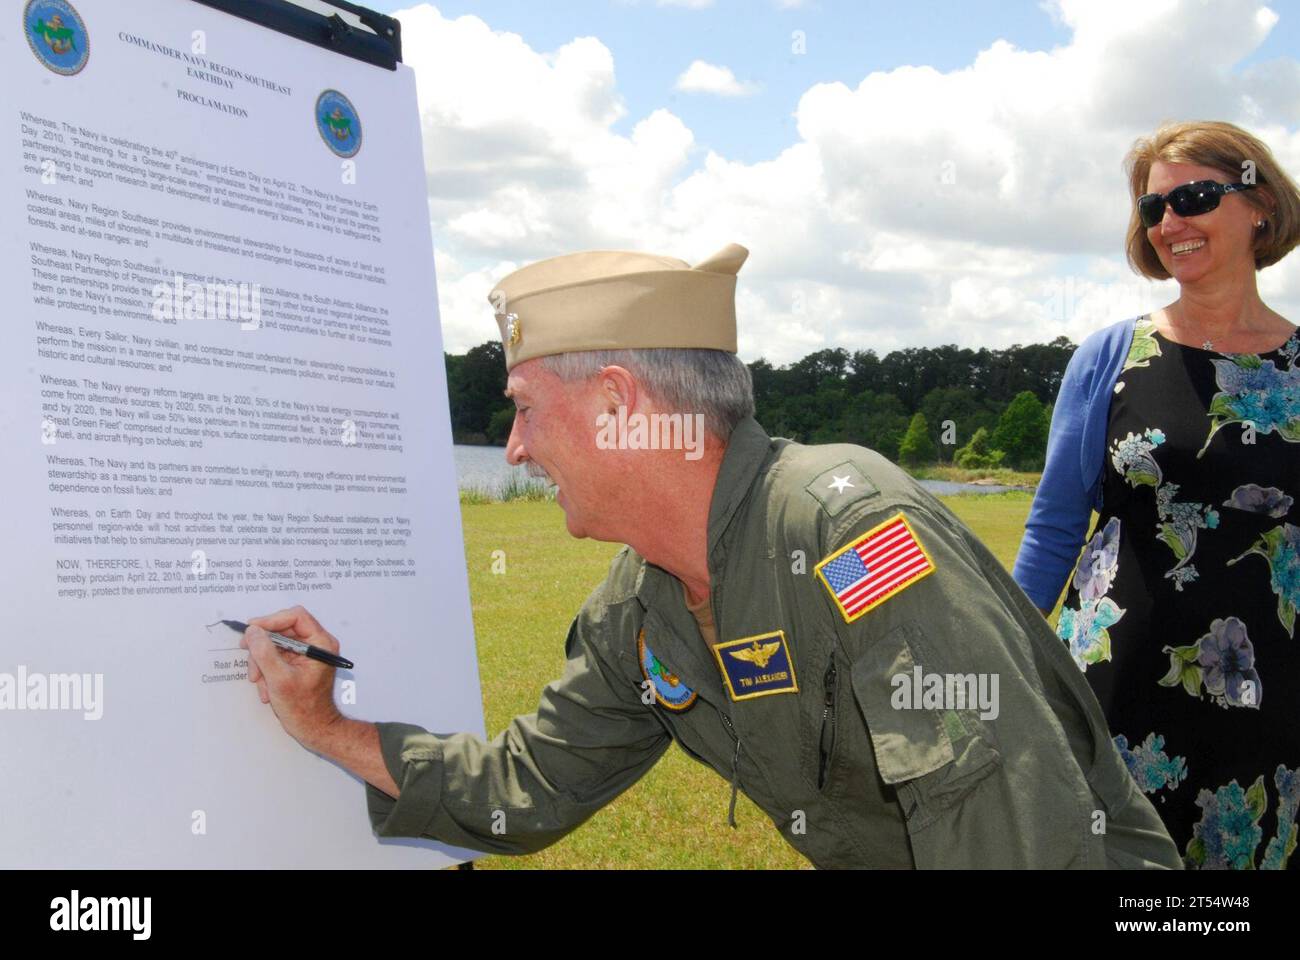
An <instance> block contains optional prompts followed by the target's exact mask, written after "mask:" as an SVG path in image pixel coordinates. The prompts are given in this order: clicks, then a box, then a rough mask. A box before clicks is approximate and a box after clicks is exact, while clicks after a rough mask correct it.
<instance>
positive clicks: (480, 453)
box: [453, 444, 1016, 496]
mask: <svg viewBox="0 0 1300 960" xmlns="http://www.w3.org/2000/svg"><path fill="white" fill-rule="evenodd" d="M453 450H454V453H455V456H456V480H457V483H458V484H459V485H460V486H461V487H475V488H478V489H481V490H491V491H493V492H494V493H495V492H499V491H500V490H501V485H502V484H503V483H505V482H506V480H508V479H509V478H510V476H511V474H513V475H515V476H516V477H518V478H519V479H520V480H524V479H526V478H527V477H528V472H527V471H526V470H524V468H523V467H512V466H510V464H508V463H506V451H505V448H504V447H471V446H463V445H461V444H456V446H455V447H454V448H453ZM921 486H923V487H925V489H927V490H929V491H930V492H931V493H933V494H935V495H936V496H950V495H952V494H956V493H1001V492H1002V491H1003V490H1014V489H1016V488H1015V487H1003V486H997V485H990V486H985V485H984V484H975V483H950V482H948V481H947V480H922V481H921Z"/></svg>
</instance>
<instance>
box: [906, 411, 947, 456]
mask: <svg viewBox="0 0 1300 960" xmlns="http://www.w3.org/2000/svg"><path fill="white" fill-rule="evenodd" d="M938 456H939V454H938V451H937V450H936V449H935V446H934V440H933V439H932V438H931V437H930V425H929V424H928V423H926V422H925V414H923V413H918V414H916V415H915V416H914V417H912V422H911V423H909V424H908V425H907V433H906V434H905V435H904V436H903V442H902V443H900V444H899V445H898V461H899V463H902V464H905V465H906V466H909V467H919V466H921V465H922V464H924V463H934V461H935V460H936V459H937V458H938Z"/></svg>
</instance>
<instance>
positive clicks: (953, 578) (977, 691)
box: [243, 244, 1181, 868]
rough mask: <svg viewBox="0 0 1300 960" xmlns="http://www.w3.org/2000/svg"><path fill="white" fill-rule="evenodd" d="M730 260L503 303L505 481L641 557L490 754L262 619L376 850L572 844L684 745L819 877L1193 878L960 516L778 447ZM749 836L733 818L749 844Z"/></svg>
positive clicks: (846, 464)
mask: <svg viewBox="0 0 1300 960" xmlns="http://www.w3.org/2000/svg"><path fill="white" fill-rule="evenodd" d="M747 255H748V252H747V251H746V250H745V249H744V248H743V247H739V246H736V245H734V244H733V245H731V246H728V247H727V248H725V249H724V250H722V251H720V252H719V253H717V254H715V255H714V256H713V257H710V258H709V259H708V260H706V261H704V262H702V263H700V264H697V265H695V266H694V267H690V266H689V265H687V264H686V263H684V262H682V261H680V260H675V259H672V258H667V257H657V256H650V255H646V254H636V253H615V252H591V253H582V254H573V255H570V256H565V257H556V258H553V259H550V260H544V261H541V262H540V263H536V264H533V265H531V266H528V267H525V268H523V269H522V270H519V271H516V272H515V273H513V274H511V275H510V276H509V277H507V278H505V279H504V280H503V281H502V282H501V283H500V284H499V285H498V286H497V289H496V290H494V291H493V293H492V296H491V300H492V302H493V304H494V305H495V307H496V312H497V319H498V324H499V326H500V331H501V336H502V341H503V344H504V347H505V353H506V362H507V367H508V368H509V373H510V375H509V380H508V389H507V395H508V396H510V397H512V398H513V399H514V401H515V404H516V407H517V411H516V416H515V421H514V427H513V429H512V431H511V434H510V440H509V444H508V447H507V457H508V459H509V460H510V461H511V462H512V463H516V464H527V465H528V466H529V468H530V470H532V471H534V472H536V473H539V474H545V475H546V476H548V477H549V479H550V480H551V481H552V482H553V483H554V484H555V485H556V486H557V488H558V493H557V501H558V503H559V505H560V506H561V507H562V508H563V509H564V512H565V520H566V524H567V527H568V530H569V532H570V533H571V534H572V535H573V536H575V537H593V538H595V539H598V540H607V541H614V542H620V543H624V544H627V546H626V547H625V548H624V549H623V550H622V551H621V552H619V553H618V554H617V555H616V556H615V558H614V560H613V562H612V564H611V566H610V570H609V574H608V576H607V577H606V579H605V581H604V583H602V584H601V585H600V586H598V587H597V588H596V589H595V591H594V592H593V593H592V594H591V596H590V597H589V598H588V599H587V601H586V603H585V604H584V605H583V607H582V609H581V610H580V611H579V613H578V615H577V617H576V618H575V619H574V620H573V623H572V625H571V626H570V628H569V633H568V638H567V640H566V642H565V655H566V658H567V663H566V666H565V669H564V672H563V675H562V676H561V677H560V678H559V679H558V680H556V681H554V682H552V683H550V684H549V685H547V686H546V687H545V689H544V690H543V691H542V695H541V702H540V703H539V705H538V707H537V710H536V712H534V713H532V714H529V715H528V716H521V717H516V718H515V719H514V720H513V721H511V723H510V725H509V726H508V727H507V729H506V730H504V731H503V732H502V733H501V734H500V735H498V736H497V737H496V738H495V739H494V740H492V741H491V742H490V743H487V742H484V741H483V740H481V739H479V738H478V737H475V736H471V735H469V734H464V733H458V734H450V735H435V734H432V733H429V732H427V731H425V730H423V729H422V728H420V727H417V726H413V725H410V724H404V723H379V724H375V723H367V722H363V721H360V720H354V719H350V718H346V717H344V716H342V715H341V714H340V713H339V711H338V709H337V707H336V706H335V704H334V702H333V671H332V669H331V668H329V667H327V666H325V665H323V664H321V663H319V662H317V661H314V660H309V659H306V658H303V657H299V656H298V655H296V654H291V653H285V652H283V651H281V650H279V649H278V648H277V647H275V646H273V645H272V644H271V643H270V641H269V639H268V638H267V636H266V632H265V631H267V630H274V631H279V632H282V633H288V634H289V635H291V636H297V637H298V638H300V639H304V640H307V641H308V642H311V643H314V644H316V645H318V646H321V647H324V648H325V649H328V650H331V651H337V650H338V642H337V640H335V638H334V637H333V636H331V635H330V634H329V633H328V632H327V631H326V630H325V629H324V628H323V627H322V626H321V625H320V624H319V623H317V622H316V621H315V619H314V618H312V617H311V615H310V614H309V613H307V611H305V610H303V609H302V608H301V607H297V608H294V609H293V610H286V611H282V612H280V613H277V614H273V615H270V616H267V617H261V618H257V619H255V620H254V621H252V623H251V625H250V629H249V630H248V632H247V633H246V634H245V636H244V641H243V642H244V644H245V645H246V646H247V647H248V648H249V652H250V663H249V679H250V680H252V681H253V682H254V683H256V684H257V685H258V688H259V690H260V693H261V697H262V700H263V702H266V703H270V705H271V706H272V707H273V709H274V710H275V713H276V715H277V716H278V717H279V719H280V721H281V723H282V725H283V726H284V728H285V729H286V730H287V731H288V733H289V734H291V735H292V736H294V737H295V738H296V739H297V740H298V741H299V742H300V743H302V745H303V746H305V747H307V748H308V749H310V750H313V751H315V752H317V753H319V754H321V755H323V756H325V757H327V758H329V759H331V760H334V761H336V762H338V763H339V764H341V765H342V766H344V767H346V768H347V769H349V770H351V771H353V772H354V773H356V774H357V775H358V776H360V777H361V778H362V779H364V780H365V781H366V782H367V786H366V797H367V804H368V808H369V813H370V818H371V821H372V823H373V825H374V828H375V830H376V831H377V832H378V833H379V835H381V836H385V837H396V836H421V837H427V838H433V839H436V840H440V841H443V842H445V843H448V844H454V845H456V846H462V847H469V848H472V849H478V850H484V851H492V852H497V853H508V854H523V853H530V852H533V851H536V850H539V849H541V848H542V847H545V846H547V845H548V844H550V843H553V842H555V841H556V840H558V839H559V838H560V837H562V836H564V835H565V834H566V833H568V832H569V831H571V830H573V829H574V828H575V827H577V826H578V825H579V824H581V823H582V822H583V821H584V820H586V819H587V818H588V817H590V816H591V815H592V814H594V813H595V812H596V811H597V810H599V809H600V808H601V807H603V806H604V805H605V804H607V803H609V802H610V801H611V800H613V799H614V798H615V797H616V796H618V795H619V794H620V793H621V792H623V791H624V790H626V789H627V788H628V787H630V786H631V785H632V784H633V783H635V782H636V781H637V780H638V779H639V778H640V777H641V776H642V775H644V774H645V773H646V771H648V770H649V769H650V768H651V767H652V766H654V764H655V762H656V761H658V759H659V758H660V757H661V756H662V755H663V754H664V751H666V750H667V749H668V747H669V745H670V744H671V743H672V742H673V741H676V742H677V743H678V744H680V746H681V748H682V749H683V750H685V751H686V752H687V753H688V754H689V755H690V756H691V757H693V758H695V759H696V760H699V761H700V762H701V763H705V764H707V765H708V766H710V767H712V768H713V769H714V770H716V771H718V772H719V773H720V774H721V775H722V776H724V777H725V778H727V779H728V780H729V781H730V782H731V784H732V788H733V789H732V805H731V810H730V811H729V814H728V816H729V817H734V810H735V796H736V791H737V790H744V791H745V793H746V795H748V796H749V797H750V798H751V799H752V800H753V801H754V803H755V804H757V805H758V806H759V807H760V808H761V809H762V810H763V811H764V812H765V813H766V814H767V815H768V816H769V817H771V819H772V822H773V824H775V826H776V828H777V829H778V830H779V831H780V833H781V835H782V836H783V837H784V838H785V839H786V840H787V841H789V842H790V843H791V844H792V845H793V846H794V847H795V848H796V849H797V850H798V851H799V852H800V853H802V854H803V855H804V856H805V857H807V858H808V859H809V860H810V861H812V863H813V864H814V865H816V866H818V867H899V868H910V867H920V868H933V867H1076V868H1105V867H1169V868H1178V867H1180V866H1181V861H1180V859H1179V856H1178V853H1177V850H1176V849H1175V847H1174V845H1173V843H1172V841H1171V840H1170V839H1169V836H1168V834H1167V833H1166V832H1165V829H1164V827H1163V826H1162V824H1161V822H1160V819H1159V817H1158V816H1157V815H1156V813H1155V811H1154V809H1153V808H1152V807H1151V804H1150V803H1149V802H1148V801H1147V799H1146V798H1145V797H1144V796H1143V795H1142V793H1141V792H1140V790H1139V789H1138V788H1137V785H1136V784H1135V782H1134V781H1133V779H1132V777H1131V776H1130V774H1129V772H1128V770H1127V768H1126V767H1125V765H1124V761H1123V760H1122V758H1121V757H1120V755H1119V753H1118V752H1117V751H1116V749H1115V747H1114V745H1113V743H1112V741H1111V738H1110V735H1109V733H1108V732H1107V729H1106V725H1105V721H1104V718H1103V716H1102V712H1101V709H1100V707H1099V705H1098V703H1097V701H1096V699H1095V698H1094V696H1093V694H1092V692H1091V690H1090V689H1089V688H1088V685H1087V684H1086V683H1085V681H1084V678H1083V676H1082V674H1081V673H1080V672H1079V669H1078V668H1077V667H1076V666H1075V665H1074V663H1073V662H1072V660H1071V659H1070V656H1069V653H1068V651H1067V650H1066V649H1065V647H1064V646H1063V645H1062V644H1061V642H1060V640H1059V639H1057V637H1056V636H1055V635H1054V634H1053V632H1052V630H1051V628H1050V627H1048V626H1047V624H1046V622H1045V621H1044V620H1043V618H1042V615H1041V614H1040V613H1039V612H1038V611H1037V610H1036V609H1035V608H1034V607H1033V605H1032V604H1031V603H1030V601H1029V600H1028V599H1027V598H1026V597H1025V595H1024V594H1023V593H1022V592H1021V591H1020V589H1019V587H1017V586H1016V584H1015V583H1014V581H1013V580H1012V579H1011V577H1010V576H1009V575H1008V574H1007V572H1006V571H1005V570H1004V569H1003V567H1002V565H1001V564H1000V563H999V562H998V561H997V560H996V559H995V558H994V557H993V556H992V555H991V554H990V553H989V551H988V550H987V549H986V548H985V547H984V546H983V544H981V543H980V541H979V540H978V539H977V538H976V537H975V536H974V535H973V534H972V533H971V532H970V530H968V529H967V528H966V527H965V526H964V525H963V524H962V523H961V522H960V521H959V520H957V519H956V518H955V517H954V516H953V515H952V513H950V512H949V511H948V510H947V508H945V507H944V506H943V505H942V504H941V503H940V502H939V501H938V500H936V499H934V498H933V497H932V496H930V495H929V494H928V493H926V492H925V490H923V489H922V488H921V487H920V486H919V485H918V484H917V483H916V482H915V481H913V480H912V479H911V478H910V477H909V476H908V475H907V474H905V473H903V472H902V471H900V470H899V469H898V468H897V467H895V466H894V465H893V464H892V463H890V462H889V461H888V460H886V459H885V458H883V457H881V456H880V455H879V454H876V453H874V452H872V451H870V450H867V449H865V448H863V447H858V446H852V445H848V444H830V445H822V446H804V445H801V444H796V443H792V442H790V441H787V440H782V439H773V438H771V437H769V436H768V435H767V434H766V433H765V432H764V430H763V429H762V427H760V426H759V425H758V423H757V422H755V420H754V419H753V411H754V404H753V394H752V386H751V383H750V378H749V371H748V369H747V368H746V367H745V365H744V364H743V363H742V362H741V361H740V360H739V359H738V358H737V357H736V320H735V307H734V303H735V286H736V275H737V273H738V271H739V269H740V267H741V265H742V264H743V263H744V261H745V259H746V257H747ZM732 822H733V823H734V819H733V821H732Z"/></svg>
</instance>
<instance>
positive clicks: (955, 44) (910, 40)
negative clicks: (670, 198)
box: [368, 0, 1300, 163]
mask: <svg viewBox="0 0 1300 960" xmlns="http://www.w3.org/2000/svg"><path fill="white" fill-rule="evenodd" d="M1135 2H1140V0H1135ZM410 5H411V4H410V3H394V2H378V3H371V4H368V6H370V7H371V8H372V9H375V10H378V11H380V12H383V13H392V12H394V11H397V10H401V9H403V8H405V7H409V6H410ZM436 6H437V7H438V9H439V10H440V11H441V12H442V14H443V15H444V16H446V17H458V16H461V15H464V14H470V15H473V16H477V17H481V18H483V19H485V20H486V21H487V22H488V23H489V24H491V26H492V27H493V29H496V30H508V31H511V32H513V33H518V34H520V35H521V36H522V37H523V38H524V40H525V41H527V42H528V44H529V45H530V46H532V47H533V48H534V49H537V50H540V51H551V50H555V49H557V48H559V47H560V46H562V45H563V44H565V43H567V42H569V41H570V40H572V39H574V38H575V37H581V36H594V37H597V38H599V39H600V41H601V42H602V43H604V44H605V46H606V47H608V48H609V49H610V51H611V52H612V53H613V54H614V61H615V64H616V68H617V77H618V85H619V92H620V93H621V94H622V96H623V98H624V102H625V103H626V104H627V108H628V113H627V115H626V116H624V117H623V118H622V120H620V121H619V122H618V123H617V124H616V125H615V127H614V129H615V130H618V131H619V132H622V133H627V132H628V131H630V129H631V128H632V125H633V124H634V123H635V122H636V121H637V120H639V119H641V118H642V117H644V116H646V115H647V114H649V113H650V112H651V111H653V110H655V109H656V108H658V107H668V108H670V109H671V110H672V111H673V112H674V113H675V114H677V115H678V116H679V117H681V118H682V120H684V121H685V122H686V125H687V126H688V127H690V128H691V129H692V130H694V131H695V133H696V136H697V138H698V141H699V143H700V145H701V146H703V147H705V148H712V149H714V150H717V151H718V152H720V153H723V154H725V155H726V156H727V157H729V158H732V159H736V160H742V161H745V162H749V163H752V162H754V161H757V160H763V159H766V158H768V157H771V156H774V155H775V154H776V153H778V152H779V151H780V150H781V149H782V148H784V147H786V146H788V145H789V144H790V143H791V141H792V140H793V139H794V137H795V131H794V111H795V107H796V106H797V105H798V103H799V98H800V96H802V94H803V92H804V91H805V90H806V89H808V87H810V86H812V85H813V84H815V83H824V82H832V81H840V82H842V83H845V84H848V85H849V86H856V85H857V84H858V82H859V81H861V80H862V78H863V77H864V76H866V75H867V74H868V73H871V72H873V71H878V70H892V69H894V68H895V67H900V66H909V65H910V66H919V65H925V66H930V67H934V68H935V69H937V70H941V71H948V70H956V69H960V68H962V67H965V66H968V65H969V64H970V63H971V62H972V60H974V58H975V55H976V54H977V53H978V52H979V51H980V50H983V49H985V48H987V47H988V46H989V45H990V44H992V43H993V41H995V40H999V39H1001V40H1007V41H1009V42H1010V43H1012V44H1014V45H1015V46H1017V47H1019V48H1021V49H1024V50H1050V49H1051V48H1052V47H1054V46H1057V45H1059V44H1062V43H1065V42H1067V41H1068V40H1069V31H1068V29H1066V27H1065V26H1064V25H1063V24H1061V23H1060V22H1058V21H1057V20H1056V18H1054V17H1053V16H1052V15H1051V13H1050V12H1049V11H1047V10H1045V9H1043V7H1042V6H1041V5H1040V4H1039V3H1037V2H1025V0H906V2H901V3H899V2H892V3H884V2H880V0H841V2H826V0H823V2H820V3H814V2H806V3H804V4H803V5H800V6H796V7H792V8H788V9H781V8H780V7H779V5H778V4H777V3H776V2H773V0H715V2H714V3H713V4H712V5H711V6H708V7H704V8H700V9H695V8H690V7H687V6H659V5H657V4H656V3H654V2H653V0H642V2H639V3H631V2H626V0H578V2H575V0H560V2H555V3H542V2H538V0H444V2H440V3H437V4H436ZM1269 6H1270V7H1272V9H1273V10H1274V11H1276V12H1277V13H1279V14H1280V15H1281V19H1280V20H1279V22H1278V25H1277V26H1276V27H1275V28H1274V30H1273V32H1272V34H1271V35H1270V36H1269V38H1268V39H1267V40H1266V41H1265V43H1264V44H1263V45H1262V46H1261V47H1260V48H1259V50H1258V51H1257V52H1256V53H1255V54H1254V55H1252V56H1251V57H1249V58H1247V59H1246V60H1244V61H1243V65H1245V64H1248V63H1251V62H1255V61H1257V60H1264V59H1269V58H1272V57H1277V56H1284V55H1287V56H1289V55H1293V54H1294V53H1295V52H1296V51H1297V50H1300V2H1297V0H1280V2H1273V3H1270V4H1269ZM795 30H802V31H803V32H804V34H805V37H806V53H804V54H803V55H795V54H792V53H791V36H792V33H793V31H795ZM696 59H701V60H705V61H708V62H710V63H716V64H723V65H726V66H727V67H729V68H731V70H732V72H733V73H734V74H735V75H736V78H737V79H738V80H740V81H742V82H745V83H753V84H757V85H758V86H759V90H758V92H757V93H755V94H753V95H752V96H746V97H735V98H719V97H713V96H708V95H704V94H692V93H679V92H677V91H675V90H674V82H675V81H676V79H677V77H678V76H679V75H680V74H681V72H682V71H683V70H685V69H686V67H687V66H688V65H689V64H690V63H691V61H693V60H696Z"/></svg>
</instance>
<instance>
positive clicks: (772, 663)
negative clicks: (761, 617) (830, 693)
mask: <svg viewBox="0 0 1300 960" xmlns="http://www.w3.org/2000/svg"><path fill="white" fill-rule="evenodd" d="M713 655H714V656H715V657H717V659H718V666H719V667H720V668H721V670H722V677H723V679H724V680H726V682H727V694H728V695H729V696H730V697H731V699H732V700H748V699H750V698H751V697H765V696H767V695H768V694H769V693H798V692H799V684H798V683H797V682H796V680H795V675H794V662H793V661H792V660H791V659H790V647H789V646H788V645H787V644H786V642H785V631H784V630H774V631H773V632H771V633H761V634H759V635H758V636H754V637H742V638H741V639H739V640H723V641H720V642H718V643H715V644H714V645H713Z"/></svg>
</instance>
